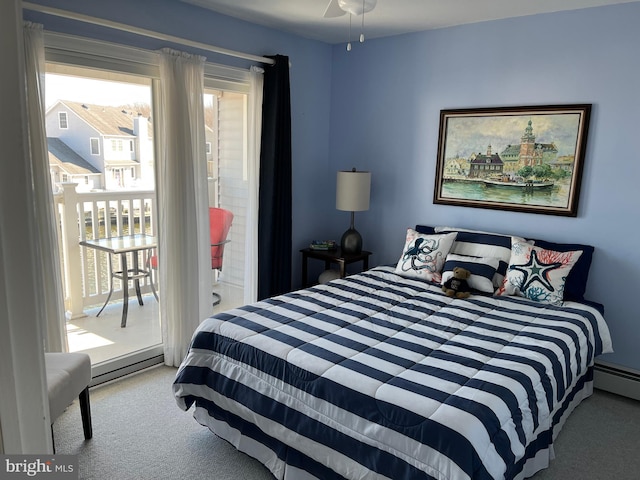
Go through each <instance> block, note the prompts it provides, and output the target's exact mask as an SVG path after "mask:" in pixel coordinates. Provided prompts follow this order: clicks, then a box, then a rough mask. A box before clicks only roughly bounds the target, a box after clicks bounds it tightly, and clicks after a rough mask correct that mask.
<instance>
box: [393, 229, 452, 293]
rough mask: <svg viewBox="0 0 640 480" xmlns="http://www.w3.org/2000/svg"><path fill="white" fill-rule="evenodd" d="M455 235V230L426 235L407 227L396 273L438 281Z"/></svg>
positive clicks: (440, 278)
mask: <svg viewBox="0 0 640 480" xmlns="http://www.w3.org/2000/svg"><path fill="white" fill-rule="evenodd" d="M456 235H457V232H452V233H443V234H433V235H426V234H423V233H418V232H416V231H415V230H413V229H412V228H408V229H407V237H406V241H405V244H404V249H403V250H402V255H401V256H400V260H398V264H397V265H396V273H397V274H399V275H404V276H406V277H412V278H418V279H420V280H425V281H433V282H437V283H440V282H441V281H442V267H443V266H444V262H445V260H446V258H447V254H448V253H449V250H451V246H452V245H453V242H454V241H455V239H456Z"/></svg>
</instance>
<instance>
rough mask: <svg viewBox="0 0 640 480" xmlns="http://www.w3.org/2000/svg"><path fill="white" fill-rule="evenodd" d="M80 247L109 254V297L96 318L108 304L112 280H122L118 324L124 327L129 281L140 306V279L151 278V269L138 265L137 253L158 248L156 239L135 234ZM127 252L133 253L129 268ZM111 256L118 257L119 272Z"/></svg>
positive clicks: (154, 291) (127, 306) (90, 241)
mask: <svg viewBox="0 0 640 480" xmlns="http://www.w3.org/2000/svg"><path fill="white" fill-rule="evenodd" d="M80 245H82V246H85V247H89V248H93V249H96V250H100V251H102V252H107V253H108V254H109V272H111V278H110V282H109V295H108V296H107V300H106V301H105V302H104V305H103V306H102V308H101V309H100V311H99V312H98V314H97V315H96V317H99V316H100V314H101V313H102V311H103V310H104V307H106V306H107V304H108V303H109V300H110V299H111V294H112V293H113V279H114V278H118V279H120V280H122V292H123V305H122V321H121V322H120V327H122V328H124V327H126V326H127V312H128V310H129V280H133V281H134V283H135V287H136V295H137V297H138V303H139V304H140V305H144V303H143V302H142V295H141V293H140V279H142V278H147V277H148V278H151V267H150V266H149V265H146V266H145V267H140V265H139V263H138V252H139V251H147V250H153V249H154V248H156V247H157V246H158V239H157V238H156V237H153V236H150V235H145V234H135V235H123V236H120V237H111V238H98V239H95V240H82V241H81V242H80ZM129 252H132V253H133V255H132V257H133V265H132V267H131V268H129V267H128V265H127V253H129ZM113 255H120V266H121V270H114V269H113V262H112V256H113ZM149 283H150V284H151V291H152V292H153V296H154V297H156V300H158V294H157V292H156V288H155V285H154V284H153V281H151V282H149Z"/></svg>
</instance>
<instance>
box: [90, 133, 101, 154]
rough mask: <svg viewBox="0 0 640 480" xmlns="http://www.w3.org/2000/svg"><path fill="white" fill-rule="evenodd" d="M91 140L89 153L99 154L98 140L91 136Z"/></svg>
mask: <svg viewBox="0 0 640 480" xmlns="http://www.w3.org/2000/svg"><path fill="white" fill-rule="evenodd" d="M90 142H91V155H100V140H99V139H97V138H95V137H92V138H91V139H90Z"/></svg>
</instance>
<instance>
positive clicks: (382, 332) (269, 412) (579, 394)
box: [173, 267, 611, 479]
mask: <svg viewBox="0 0 640 480" xmlns="http://www.w3.org/2000/svg"><path fill="white" fill-rule="evenodd" d="M610 351H611V339H610V336H609V331H608V329H607V326H606V323H605V321H604V318H603V317H602V315H601V314H600V312H599V311H598V310H597V309H595V308H593V307H591V306H589V305H585V304H580V303H575V302H565V304H564V305H563V306H552V305H547V304H540V303H536V302H531V301H528V300H525V299H521V298H515V297H492V296H482V295H473V296H471V297H469V298H467V299H452V298H450V297H447V296H445V295H444V294H443V293H442V291H441V288H440V286H438V285H435V284H431V283H428V282H424V281H420V280H412V279H407V278H404V277H402V276H399V275H397V274H395V273H394V269H393V268H391V267H377V268H374V269H372V270H369V271H367V272H364V273H361V274H357V275H352V276H350V277H347V278H345V279H340V280H334V281H332V282H329V283H328V284H325V285H319V286H315V287H312V288H308V289H304V290H300V291H296V292H292V293H289V294H286V295H282V296H278V297H274V298H271V299H268V300H265V301H261V302H257V303H254V304H250V305H246V306H244V307H241V308H238V309H234V310H230V311H227V312H224V313H221V314H218V315H215V316H213V317H211V318H208V319H206V320H205V321H204V322H203V323H202V324H201V325H200V326H199V328H198V330H197V331H196V333H195V334H194V336H193V340H192V344H191V346H190V349H189V352H188V354H187V356H186V357H185V359H184V361H183V363H182V365H181V366H180V368H179V370H178V373H177V376H176V380H175V383H174V386H173V390H174V394H175V397H176V401H177V404H178V405H179V406H180V408H182V409H184V410H188V409H189V408H190V407H191V406H192V405H195V408H194V416H195V417H196V419H197V420H198V421H199V422H200V423H202V424H203V425H206V426H208V427H209V428H210V429H211V430H212V431H214V432H215V433H216V434H218V435H220V436H222V437H223V438H225V439H227V440H228V441H230V442H232V443H233V444H234V445H235V446H236V447H237V448H238V449H240V450H242V451H245V452H247V453H249V454H250V455H252V456H254V457H256V458H258V459H259V460H260V461H261V462H262V463H264V464H265V465H266V466H267V468H269V470H271V472H272V473H273V474H274V476H275V477H276V478H287V479H289V478H349V479H364V478H392V479H401V478H407V479H409V478H411V479H470V478H473V479H485V478H486V479H512V478H525V477H527V476H531V475H533V474H534V473H535V472H536V471H538V470H540V469H541V468H545V467H546V466H547V465H548V463H549V460H550V458H552V457H553V441H554V438H555V436H556V435H557V434H558V432H559V430H560V428H561V427H562V424H563V422H564V420H565V419H566V417H567V415H568V414H569V413H570V412H571V411H572V410H573V408H575V406H576V405H577V404H579V403H580V401H581V400H582V399H584V398H586V397H587V396H589V395H590V394H591V391H592V375H593V368H592V367H593V363H594V358H595V357H596V356H597V355H600V354H602V353H607V352H610Z"/></svg>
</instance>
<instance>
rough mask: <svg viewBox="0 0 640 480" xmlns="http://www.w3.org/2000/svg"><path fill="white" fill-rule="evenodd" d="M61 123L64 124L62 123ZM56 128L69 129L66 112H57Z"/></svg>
mask: <svg viewBox="0 0 640 480" xmlns="http://www.w3.org/2000/svg"><path fill="white" fill-rule="evenodd" d="M63 119H64V120H63ZM63 123H64V126H63V125H62V124H63ZM58 128H59V129H60V130H69V115H68V114H67V112H58Z"/></svg>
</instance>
